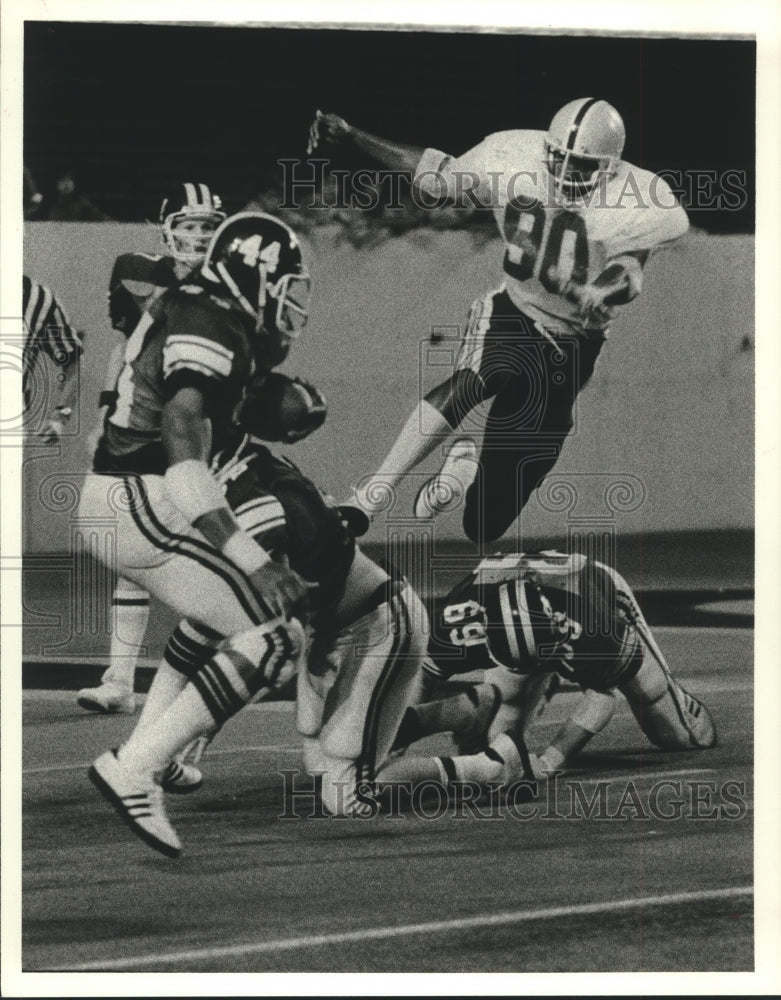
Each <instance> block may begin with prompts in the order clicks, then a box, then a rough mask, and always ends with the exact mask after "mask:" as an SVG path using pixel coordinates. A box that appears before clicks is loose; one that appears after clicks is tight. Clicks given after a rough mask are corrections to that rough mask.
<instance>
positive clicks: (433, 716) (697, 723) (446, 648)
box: [379, 552, 716, 785]
mask: <svg viewBox="0 0 781 1000" xmlns="http://www.w3.org/2000/svg"><path fill="white" fill-rule="evenodd" d="M425 670H426V673H427V675H428V678H429V682H428V684H427V688H428V690H429V691H431V690H432V686H435V685H436V684H437V681H438V680H439V679H441V678H447V677H451V676H453V675H455V674H464V673H469V672H471V671H479V670H483V671H485V673H484V675H483V680H482V683H479V684H473V685H470V686H468V687H466V688H465V689H464V690H463V691H460V692H459V693H457V694H452V695H450V696H449V697H444V698H442V697H441V696H440V698H439V699H437V700H433V699H432V700H430V701H425V702H424V703H422V704H420V705H417V706H415V707H413V708H410V709H408V710H407V713H406V715H405V717H404V720H403V723H402V726H401V729H400V731H399V735H398V737H397V740H396V746H397V748H403V747H405V746H408V745H409V744H410V743H412V742H414V741H415V740H418V739H420V738H422V737H423V736H428V735H430V734H432V733H434V732H445V731H452V732H454V735H456V734H461V736H460V738H457V739H456V742H457V743H459V744H460V745H461V753H460V755H458V756H455V757H447V756H444V757H438V758H431V757H429V758H416V757H414V756H405V757H401V758H399V759H397V760H395V761H392V762H391V763H389V764H388V766H386V768H384V769H383V770H382V771H381V772H380V776H379V780H380V781H381V782H394V781H396V782H398V781H405V782H409V781H413V782H414V781H420V780H422V779H434V780H437V781H441V782H442V783H444V784H445V785H448V784H450V783H452V782H475V783H485V782H497V783H505V784H506V783H507V782H512V781H515V780H519V779H530V780H533V779H538V778H544V777H545V776H546V774H547V773H548V772H552V771H561V770H564V769H565V767H566V765H567V763H568V761H569V760H570V759H571V758H572V757H573V756H574V755H575V754H576V753H577V752H578V751H580V750H582V749H583V747H585V746H586V744H587V743H588V742H589V741H590V740H591V739H592V738H593V737H594V735H595V734H596V733H598V732H600V731H601V730H602V729H604V728H605V726H607V724H608V723H609V722H610V720H611V718H612V717H613V714H614V712H615V711H616V707H617V700H618V699H617V694H618V693H620V694H621V695H622V696H623V697H624V698H625V699H626V701H627V702H628V704H629V707H630V709H631V711H632V713H633V715H634V716H635V718H636V719H637V722H638V724H639V726H640V728H641V729H642V731H643V732H644V733H645V735H646V736H647V737H648V739H650V740H651V742H652V743H653V744H654V745H655V746H658V747H660V748H661V749H664V750H676V751H681V750H692V749H703V748H708V747H713V746H715V744H716V729H715V726H714V723H713V719H712V718H711V715H710V713H709V711H708V709H707V708H706V706H705V705H704V704H703V703H702V702H701V701H699V700H698V699H697V698H695V697H694V696H693V695H691V694H689V692H688V691H686V690H685V689H684V688H683V687H682V686H681V684H680V683H679V682H678V681H677V680H676V679H675V678H674V677H673V675H672V673H671V671H670V668H669V666H668V664H667V662H666V660H665V658H664V655H663V653H662V652H661V650H660V649H659V647H658V645H657V644H656V641H655V640H654V637H653V635H652V633H651V630H650V628H649V627H648V624H647V622H646V621H645V618H644V617H643V614H642V612H641V610H640V608H639V607H638V604H637V601H636V599H635V597H634V595H633V593H632V590H631V588H630V587H629V585H628V584H627V582H626V581H625V580H624V578H623V577H622V576H621V575H620V574H619V573H617V572H616V571H615V570H614V569H612V568H611V567H609V566H606V565H604V564H602V563H599V562H597V561H596V560H593V559H590V558H587V557H586V556H583V555H567V554H565V553H560V552H542V553H533V554H531V553H530V554H526V555H524V554H512V555H497V556H490V557H487V558H485V559H483V560H482V562H481V563H480V564H479V566H478V567H477V568H476V569H475V571H474V572H473V573H471V574H470V575H469V576H468V577H467V578H466V579H465V580H463V581H462V582H461V583H460V584H458V585H457V586H456V587H454V588H453V590H452V591H451V592H450V593H449V594H448V595H447V597H446V598H445V601H444V605H443V609H442V613H441V615H440V616H439V620H438V621H437V623H436V628H435V632H434V635H433V636H432V640H431V643H430V645H429V656H428V660H427V663H426V667H425ZM559 677H564V678H566V679H567V680H568V681H570V682H573V683H575V684H577V685H579V686H580V687H581V688H582V689H583V694H582V695H581V698H580V700H579V702H578V703H577V705H576V707H575V710H574V712H573V713H572V715H571V716H570V717H569V718H568V719H567V721H566V722H565V723H564V724H563V725H562V726H561V728H560V729H559V730H558V732H557V733H556V734H555V735H554V737H553V739H552V740H551V741H550V742H549V743H548V744H547V745H546V746H544V747H542V748H540V749H538V751H537V752H533V751H532V750H530V749H528V748H527V746H526V743H525V738H524V737H525V735H526V732H527V730H528V725H529V723H530V722H531V720H532V719H533V718H534V717H535V714H536V713H537V711H538V708H539V706H540V704H541V703H542V704H544V699H545V697H546V696H549V691H550V686H551V681H552V680H554V679H555V678H559ZM470 720H471V728H472V731H471V733H470ZM489 731H490V732H493V733H495V734H496V735H495V736H494V737H493V739H492V741H491V742H490V745H488V746H486V744H488V739H487V738H485V740H484V742H483V745H482V747H480V746H479V745H476V746H471V747H466V746H464V745H463V743H464V736H465V735H468V737H469V739H470V740H471V741H474V740H475V739H477V738H478V736H479V735H480V734H486V733H488V732H489ZM470 751H471V752H470ZM475 751H479V752H475Z"/></svg>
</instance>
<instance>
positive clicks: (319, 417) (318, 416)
mask: <svg viewBox="0 0 781 1000" xmlns="http://www.w3.org/2000/svg"><path fill="white" fill-rule="evenodd" d="M325 417H326V405H325V400H324V399H323V396H322V394H321V393H320V392H318V390H317V389H315V387H314V386H312V385H309V384H308V383H307V382H304V381H303V380H301V379H297V378H291V377H290V376H289V375H283V374H282V372H269V373H267V374H266V375H264V376H263V377H262V378H261V379H258V380H256V381H255V382H254V383H253V384H252V386H251V388H250V390H249V391H248V392H247V395H246V397H245V399H244V402H243V404H242V407H241V410H240V412H239V422H240V423H241V424H242V426H243V427H244V428H245V430H248V431H249V432H250V434H254V435H255V436H257V437H259V438H262V439H263V440H264V441H283V442H286V443H292V442H294V441H299V440H301V438H304V437H306V436H307V435H308V434H311V433H312V431H314V430H316V429H317V428H318V427H320V426H321V424H322V423H323V421H324V420H325Z"/></svg>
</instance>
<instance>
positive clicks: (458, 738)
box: [453, 683, 502, 756]
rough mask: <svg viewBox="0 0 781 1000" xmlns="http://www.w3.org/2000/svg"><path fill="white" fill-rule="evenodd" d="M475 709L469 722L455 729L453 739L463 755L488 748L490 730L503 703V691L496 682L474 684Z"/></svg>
mask: <svg viewBox="0 0 781 1000" xmlns="http://www.w3.org/2000/svg"><path fill="white" fill-rule="evenodd" d="M472 691H473V692H474V695H475V699H476V700H475V711H474V715H473V716H472V718H471V719H470V720H469V722H468V723H467V724H466V725H465V726H464V727H463V728H462V729H459V730H453V740H454V742H455V744H456V746H457V747H458V752H459V754H461V755H462V756H469V755H471V754H475V753H479V752H480V751H481V750H484V749H485V748H486V745H487V743H488V731H489V730H490V728H491V723H492V722H493V721H494V719H495V718H496V713H497V712H498V711H499V707H500V706H501V704H502V693H501V691H500V690H499V688H498V687H497V686H496V685H495V684H485V683H483V684H474V685H472Z"/></svg>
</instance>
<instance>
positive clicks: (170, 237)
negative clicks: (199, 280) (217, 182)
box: [160, 183, 225, 267]
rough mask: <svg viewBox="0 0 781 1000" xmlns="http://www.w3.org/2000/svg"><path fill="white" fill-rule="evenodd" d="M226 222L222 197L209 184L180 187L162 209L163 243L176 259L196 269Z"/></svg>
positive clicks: (164, 200) (174, 190)
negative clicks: (215, 235) (217, 232)
mask: <svg viewBox="0 0 781 1000" xmlns="http://www.w3.org/2000/svg"><path fill="white" fill-rule="evenodd" d="M224 219H225V212H223V211H222V202H221V200H220V197H219V195H216V194H214V192H213V191H211V190H210V189H209V188H208V187H207V186H206V184H194V183H185V184H177V185H176V187H175V188H174V189H173V190H172V191H171V193H170V194H169V195H167V196H166V197H165V198H164V199H163V203H162V205H161V206H160V229H161V231H162V234H163V243H165V246H166V249H167V250H168V252H169V253H170V254H171V256H172V257H174V258H175V259H176V260H178V261H180V262H181V263H182V264H187V266H188V267H195V266H196V265H197V264H200V263H201V262H202V261H203V259H204V257H205V256H206V251H207V249H208V247H209V244H210V243H211V239H212V236H213V235H214V233H215V231H216V230H217V228H218V226H219V225H220V223H221V222H222V221H223V220H224Z"/></svg>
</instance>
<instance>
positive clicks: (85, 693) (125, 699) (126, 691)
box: [76, 681, 136, 715]
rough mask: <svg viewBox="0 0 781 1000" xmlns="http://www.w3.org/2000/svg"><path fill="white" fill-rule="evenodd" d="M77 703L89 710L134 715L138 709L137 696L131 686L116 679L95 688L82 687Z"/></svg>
mask: <svg viewBox="0 0 781 1000" xmlns="http://www.w3.org/2000/svg"><path fill="white" fill-rule="evenodd" d="M76 703H77V704H78V705H79V706H80V707H81V708H85V709H86V710H87V711H88V712H105V713H106V714H112V713H114V712H117V713H123V714H126V715H132V714H133V712H135V710H136V696H135V695H134V694H133V692H132V691H131V690H130V688H127V687H125V686H124V685H122V684H117V683H116V682H114V681H107V682H106V683H105V684H101V685H99V686H98V687H94V688H82V689H81V691H79V692H78V693H77V694H76Z"/></svg>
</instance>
